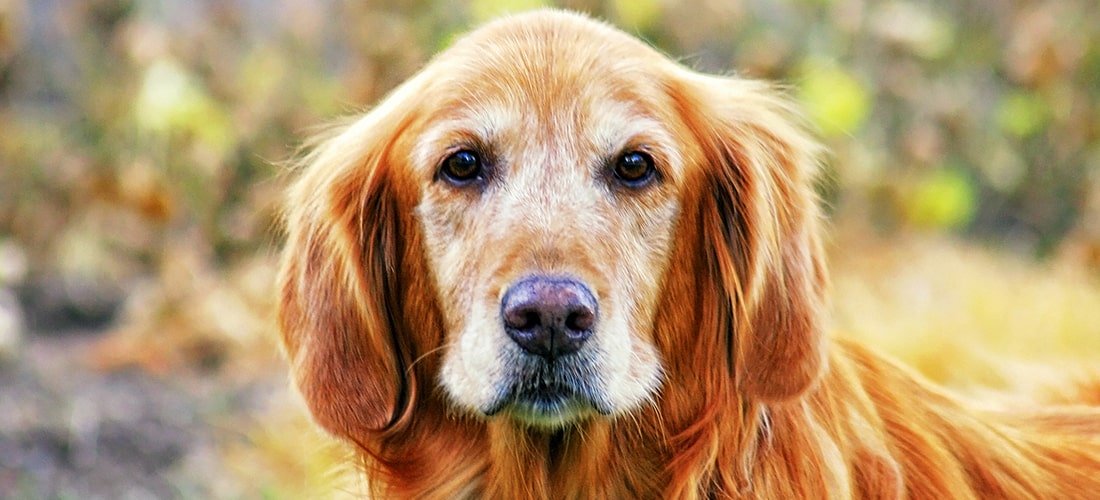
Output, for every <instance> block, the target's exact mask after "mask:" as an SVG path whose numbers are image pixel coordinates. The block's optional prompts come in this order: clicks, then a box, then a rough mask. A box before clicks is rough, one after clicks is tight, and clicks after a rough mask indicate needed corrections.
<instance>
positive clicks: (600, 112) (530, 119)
mask: <svg viewBox="0 0 1100 500" xmlns="http://www.w3.org/2000/svg"><path fill="white" fill-rule="evenodd" d="M668 64H672V63H671V62H670V61H668V60H667V59H665V58H664V57H663V56H661V55H660V54H658V53H657V52H656V51H654V50H653V49H651V48H649V47H648V46H646V45H645V44H644V43H642V42H640V41H638V40H636V39H634V38H632V37H630V36H628V35H626V34H625V33H622V32H620V31H618V30H616V29H614V28H611V27H610V26H607V25H604V24H602V23H598V22H596V21H592V20H590V19H587V18H583V17H581V16H577V15H573V14H565V13H559V12H549V11H544V12H538V13H534V14H526V15H521V16H514V17H512V18H506V19H505V20H503V21H498V22H496V23H490V24H489V25H487V26H486V27H483V28H481V29H479V30H477V31H475V32H473V33H471V34H470V35H468V36H466V37H465V38H462V39H460V40H459V41H458V42H456V43H455V45H454V46H453V47H451V48H450V49H448V50H447V51H444V52H443V53H442V54H440V56H438V57H437V58H436V59H435V60H434V61H433V62H432V64H431V65H430V66H429V67H428V68H427V69H426V73H428V74H430V75H433V76H434V78H431V79H429V81H428V82H427V83H426V85H427V89H426V90H425V92H424V94H425V96H428V99H429V100H430V101H431V104H429V107H430V108H431V109H430V110H429V111H428V113H429V115H430V116H429V117H428V120H427V126H426V127H425V129H424V130H423V134H422V135H421V138H420V139H421V140H420V141H419V142H420V147H419V148H418V154H417V157H418V158H417V159H418V160H419V161H417V163H418V164H420V165H424V166H425V167H427V166H430V165H433V164H434V163H437V162H439V161H440V160H441V159H442V158H441V156H440V155H445V154H447V153H448V150H451V149H453V148H457V147H474V148H477V147H481V146H489V147H490V149H496V148H506V147H508V146H511V147H513V148H514V149H515V150H517V151H519V150H522V151H524V152H525V153H528V154H538V151H540V150H541V151H544V152H548V153H549V152H552V153H555V154H559V155H561V154H564V155H569V154H570V153H576V154H577V155H584V154H589V155H591V154H602V155H609V154H615V153H617V152H618V150H620V149H622V148H625V147H628V146H644V147H646V148H653V149H654V150H655V151H656V152H657V153H660V152H661V148H662V147H663V146H662V145H667V144H671V143H672V140H671V132H670V131H669V130H668V127H669V123H670V121H675V119H676V118H675V117H674V116H670V115H669V113H671V111H670V110H672V109H674V108H675V106H671V105H670V103H669V102H668V100H669V99H670V98H669V96H668V95H667V93H666V92H665V88H664V84H663V82H662V78H663V77H664V76H665V75H664V71H666V70H667V67H666V65H668ZM452 152H453V151H452Z"/></svg>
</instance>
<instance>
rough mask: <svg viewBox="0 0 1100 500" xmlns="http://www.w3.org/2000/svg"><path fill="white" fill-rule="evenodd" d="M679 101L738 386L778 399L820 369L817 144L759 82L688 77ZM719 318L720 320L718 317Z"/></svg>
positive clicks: (822, 301)
mask: <svg viewBox="0 0 1100 500" xmlns="http://www.w3.org/2000/svg"><path fill="white" fill-rule="evenodd" d="M691 84H692V87H693V91H692V92H689V93H688V94H687V95H686V96H685V97H683V98H684V99H691V101H690V102H687V101H685V102H681V111H682V113H683V115H684V116H686V117H687V118H686V119H687V122H688V124H689V127H690V128H692V129H693V132H694V134H695V136H696V137H697V138H698V140H699V143H700V145H701V147H702V156H703V158H702V161H703V162H704V163H705V165H704V166H703V169H704V174H703V176H704V181H703V185H704V187H705V189H707V190H708V191H709V192H708V193H707V194H704V195H703V196H702V198H701V199H700V205H701V207H700V210H701V213H700V217H701V222H702V225H703V227H704V229H703V230H704V231H705V232H707V233H708V234H706V235H704V238H706V240H707V242H706V243H705V246H706V247H707V251H708V252H709V255H708V260H709V261H710V262H711V267H712V271H713V274H714V275H715V276H714V279H716V280H718V283H716V286H715V288H716V289H718V290H721V291H722V292H721V293H722V294H724V295H725V298H724V299H722V300H728V301H729V303H728V307H723V308H722V309H725V310H728V311H732V314H733V322H732V325H730V327H731V328H732V332H719V334H721V335H726V336H727V338H728V340H727V341H728V343H729V349H730V352H729V355H730V358H729V359H730V361H731V364H732V365H733V366H732V369H733V370H734V376H735V378H736V380H737V384H738V387H739V390H740V391H741V392H742V394H744V395H745V396H747V397H751V398H756V399H760V400H763V401H781V400H784V399H788V398H791V397H794V396H797V395H799V394H801V393H802V392H804V391H805V390H806V389H807V388H809V387H810V386H812V385H813V384H814V383H815V382H816V381H817V379H818V378H819V377H820V374H821V373H822V372H823V370H824V368H825V362H826V358H825V345H824V344H825V338H824V334H823V332H822V330H823V328H824V326H825V325H824V321H825V310H826V288H827V275H826V270H825V262H824V255H823V250H822V248H821V242H820V234H819V231H820V229H819V225H820V224H821V213H820V208H819V200H818V197H817V195H816V192H815V190H814V181H815V177H816V173H817V170H818V168H819V158H818V157H819V152H820V150H821V148H820V146H819V145H818V144H817V143H816V142H815V141H813V140H812V139H811V138H810V137H809V136H808V135H807V134H806V132H805V131H804V130H803V129H802V128H801V127H800V126H799V123H800V118H799V117H798V114H797V113H795V112H793V110H792V109H791V105H790V104H789V103H788V102H787V101H786V100H785V99H784V98H782V97H781V96H780V94H779V93H778V92H777V91H775V90H774V89H772V88H770V87H768V86H767V85H765V84H763V83H759V82H754V81H749V80H742V79H736V78H717V77H709V76H702V75H693V76H692V82H691ZM717 324H728V323H726V322H718V323H717Z"/></svg>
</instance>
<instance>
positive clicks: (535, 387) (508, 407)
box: [482, 363, 611, 427]
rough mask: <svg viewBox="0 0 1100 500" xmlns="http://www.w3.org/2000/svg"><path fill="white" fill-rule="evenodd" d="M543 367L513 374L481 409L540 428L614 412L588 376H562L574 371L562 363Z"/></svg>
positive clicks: (491, 414)
mask: <svg viewBox="0 0 1100 500" xmlns="http://www.w3.org/2000/svg"><path fill="white" fill-rule="evenodd" d="M545 364H546V365H549V364H550V363H545ZM555 364H556V363H555ZM541 368H542V369H540V370H536V371H534V372H528V373H526V374H525V375H520V376H516V377H512V378H511V383H510V384H507V385H506V386H505V387H504V388H503V390H501V391H498V397H497V398H495V400H494V401H493V402H492V403H491V404H489V405H487V406H486V407H484V408H482V412H483V413H484V414H485V415H488V416H497V415H503V416H507V417H508V418H512V419H514V420H517V421H519V422H523V423H526V424H529V425H532V426H537V427H562V426H565V425H568V424H570V423H573V422H576V421H579V420H582V419H584V418H588V417H591V416H594V415H609V414H611V409H610V407H609V405H608V404H607V403H606V402H605V401H603V399H604V398H602V397H601V396H600V393H599V391H598V390H596V388H595V387H593V386H592V383H591V382H590V380H591V379H590V378H589V377H565V376H562V375H561V373H562V372H569V371H575V370H565V369H564V368H565V367H561V366H557V367H545V366H544V367H541ZM555 368H557V369H555Z"/></svg>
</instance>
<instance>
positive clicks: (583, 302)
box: [500, 276, 598, 361]
mask: <svg viewBox="0 0 1100 500" xmlns="http://www.w3.org/2000/svg"><path fill="white" fill-rule="evenodd" d="M500 312H501V316H502V317H503V319H504V331H506V332H508V336H509V337H511V338H512V340H514V341H515V342H516V344H519V346H520V347H522V348H523V349H524V350H526V351H527V352H529V353H531V354H537V355H539V356H542V357H543V358H545V359H547V360H551V361H552V360H554V359H555V358H557V357H559V356H564V355H566V354H571V353H574V352H577V350H579V349H580V348H581V345H583V344H584V342H585V341H586V340H588V337H591V336H592V327H593V326H594V325H595V324H596V315H597V313H598V311H597V306H596V298H595V297H593V296H592V292H591V291H589V290H588V287H586V286H584V285H583V284H581V283H578V282H577V281H574V280H572V279H568V278H551V277H544V276H534V277H529V278H525V279H523V280H522V281H520V282H518V283H516V284H514V285H512V287H511V288H509V289H508V291H507V292H505V293H504V299H502V300H501V304H500Z"/></svg>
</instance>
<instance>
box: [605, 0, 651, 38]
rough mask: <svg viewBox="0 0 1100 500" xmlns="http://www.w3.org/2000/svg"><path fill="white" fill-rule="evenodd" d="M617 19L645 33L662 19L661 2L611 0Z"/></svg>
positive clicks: (626, 25)
mask: <svg viewBox="0 0 1100 500" xmlns="http://www.w3.org/2000/svg"><path fill="white" fill-rule="evenodd" d="M611 7H612V8H613V9H614V10H615V17H616V18H618V20H619V22H620V23H621V24H622V25H623V26H625V27H627V28H631V29H635V30H641V31H645V30H648V29H650V28H652V27H653V26H654V25H655V24H657V21H659V20H660V19H661V2H660V0H611Z"/></svg>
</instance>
